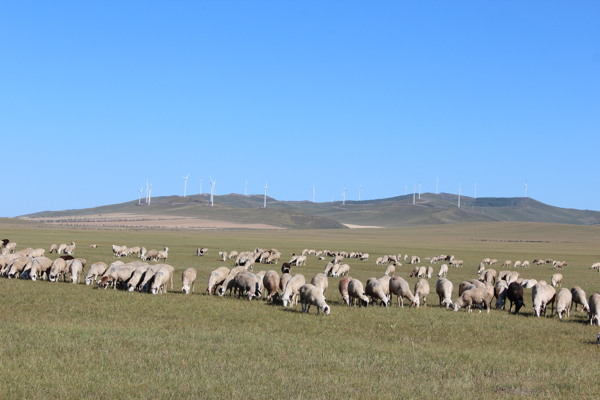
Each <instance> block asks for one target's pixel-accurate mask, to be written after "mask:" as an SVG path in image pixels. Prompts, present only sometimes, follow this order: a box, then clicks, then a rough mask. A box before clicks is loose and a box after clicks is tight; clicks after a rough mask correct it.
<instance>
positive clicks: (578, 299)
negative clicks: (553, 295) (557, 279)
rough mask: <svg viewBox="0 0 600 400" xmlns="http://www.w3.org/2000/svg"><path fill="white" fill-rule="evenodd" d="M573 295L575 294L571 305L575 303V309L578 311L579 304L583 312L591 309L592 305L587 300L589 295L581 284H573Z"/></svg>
mask: <svg viewBox="0 0 600 400" xmlns="http://www.w3.org/2000/svg"><path fill="white" fill-rule="evenodd" d="M571 295H572V296H573V302H572V303H571V307H573V305H575V311H577V306H578V305H580V306H581V309H582V311H583V312H588V311H590V305H589V303H588V300H587V295H586V294H585V292H584V291H583V289H582V288H580V287H579V286H573V288H572V289H571Z"/></svg>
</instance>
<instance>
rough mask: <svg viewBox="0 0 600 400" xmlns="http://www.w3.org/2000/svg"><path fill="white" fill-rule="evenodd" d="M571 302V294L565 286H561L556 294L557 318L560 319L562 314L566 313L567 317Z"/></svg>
mask: <svg viewBox="0 0 600 400" xmlns="http://www.w3.org/2000/svg"><path fill="white" fill-rule="evenodd" d="M572 302H573V295H572V294H571V291H570V290H569V289H567V288H562V289H560V290H559V291H558V293H557V294H556V314H557V315H558V319H560V320H561V321H562V319H563V315H564V314H566V315H567V318H569V311H570V310H571V305H572Z"/></svg>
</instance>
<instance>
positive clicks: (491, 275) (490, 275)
mask: <svg viewBox="0 0 600 400" xmlns="http://www.w3.org/2000/svg"><path fill="white" fill-rule="evenodd" d="M496 275H497V274H496V270H495V269H486V270H485V271H483V273H482V274H481V275H480V276H479V280H480V281H482V282H485V283H489V284H490V285H493V284H494V283H496Z"/></svg>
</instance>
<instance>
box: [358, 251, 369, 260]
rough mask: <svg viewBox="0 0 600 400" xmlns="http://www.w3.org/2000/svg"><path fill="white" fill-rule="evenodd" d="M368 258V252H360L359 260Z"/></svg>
mask: <svg viewBox="0 0 600 400" xmlns="http://www.w3.org/2000/svg"><path fill="white" fill-rule="evenodd" d="M368 259H369V253H362V254H361V256H360V260H361V261H367V260H368Z"/></svg>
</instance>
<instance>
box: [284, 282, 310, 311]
mask: <svg viewBox="0 0 600 400" xmlns="http://www.w3.org/2000/svg"><path fill="white" fill-rule="evenodd" d="M305 283H306V279H305V278H304V275H302V274H296V275H294V276H293V277H291V278H290V279H289V280H288V281H287V283H286V284H285V288H284V289H283V293H282V294H281V300H282V301H283V306H284V307H287V306H288V305H291V306H295V305H296V304H298V293H299V292H298V291H299V290H300V286H302V285H304V284H305Z"/></svg>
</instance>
